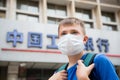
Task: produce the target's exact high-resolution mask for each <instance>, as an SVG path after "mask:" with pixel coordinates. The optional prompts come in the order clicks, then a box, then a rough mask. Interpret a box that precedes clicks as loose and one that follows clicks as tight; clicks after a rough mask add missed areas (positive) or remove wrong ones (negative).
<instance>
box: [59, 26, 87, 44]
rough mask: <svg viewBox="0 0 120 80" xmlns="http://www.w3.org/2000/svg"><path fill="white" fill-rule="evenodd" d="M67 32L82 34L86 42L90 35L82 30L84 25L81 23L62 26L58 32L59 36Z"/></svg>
mask: <svg viewBox="0 0 120 80" xmlns="http://www.w3.org/2000/svg"><path fill="white" fill-rule="evenodd" d="M67 34H73V35H79V36H82V37H83V41H84V43H86V42H87V40H88V37H87V36H85V35H84V33H83V31H82V27H81V26H80V25H68V26H67V25H66V26H60V29H59V32H58V36H59V38H60V37H62V36H64V35H67Z"/></svg>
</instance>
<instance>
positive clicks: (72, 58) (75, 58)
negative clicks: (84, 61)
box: [68, 51, 84, 68]
mask: <svg viewBox="0 0 120 80" xmlns="http://www.w3.org/2000/svg"><path fill="white" fill-rule="evenodd" d="M83 54H84V51H82V52H81V53H80V54H77V55H74V56H68V59H69V65H68V68H70V67H71V66H73V65H74V64H76V63H77V61H78V60H80V58H81V57H82V56H83Z"/></svg>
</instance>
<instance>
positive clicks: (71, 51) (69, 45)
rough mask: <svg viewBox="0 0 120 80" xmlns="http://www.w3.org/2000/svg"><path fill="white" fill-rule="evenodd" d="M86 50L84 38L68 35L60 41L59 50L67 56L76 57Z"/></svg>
mask: <svg viewBox="0 0 120 80" xmlns="http://www.w3.org/2000/svg"><path fill="white" fill-rule="evenodd" d="M84 48H85V46H84V43H83V38H82V36H78V35H72V34H67V35H65V36H63V37H61V38H60V39H59V41H58V49H59V50H60V51H61V52H62V54H65V55H76V54H79V53H80V52H81V51H83V50H84Z"/></svg>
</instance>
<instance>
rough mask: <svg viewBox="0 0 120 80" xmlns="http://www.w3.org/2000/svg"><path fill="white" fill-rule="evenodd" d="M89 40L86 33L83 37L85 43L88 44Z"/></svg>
mask: <svg viewBox="0 0 120 80" xmlns="http://www.w3.org/2000/svg"><path fill="white" fill-rule="evenodd" d="M87 41H88V36H86V35H85V36H84V39H83V42H84V44H86V42H87Z"/></svg>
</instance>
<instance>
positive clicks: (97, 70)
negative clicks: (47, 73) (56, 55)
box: [49, 18, 119, 80]
mask: <svg viewBox="0 0 120 80" xmlns="http://www.w3.org/2000/svg"><path fill="white" fill-rule="evenodd" d="M58 36H59V42H58V49H59V50H60V51H61V52H62V54H65V55H67V56H68V59H69V62H68V65H67V66H66V67H67V69H66V70H62V71H59V72H56V73H55V74H53V76H51V77H50V78H49V80H119V78H118V76H117V74H116V72H115V69H114V67H113V65H112V63H111V62H110V60H109V59H108V58H107V57H106V56H105V55H104V54H97V55H96V56H95V58H94V60H93V64H91V65H89V66H88V67H86V66H85V65H84V64H83V63H82V60H84V59H85V57H86V53H85V51H84V48H85V46H84V45H85V43H86V42H87V40H88V37H87V36H86V33H85V28H84V23H83V22H82V21H81V20H79V19H77V18H66V19H64V20H62V21H61V22H60V24H59V28H58Z"/></svg>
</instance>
